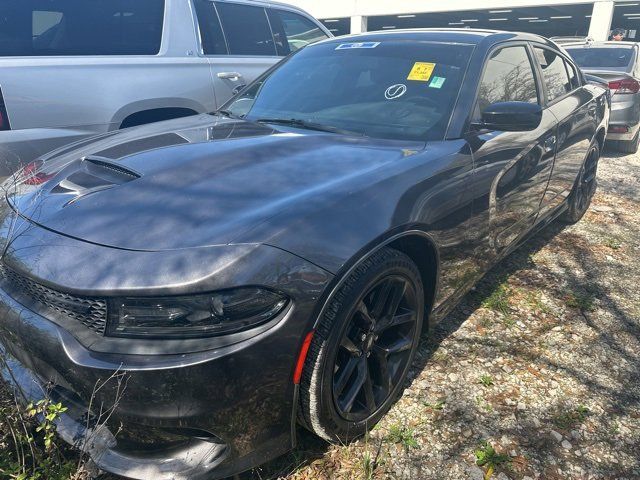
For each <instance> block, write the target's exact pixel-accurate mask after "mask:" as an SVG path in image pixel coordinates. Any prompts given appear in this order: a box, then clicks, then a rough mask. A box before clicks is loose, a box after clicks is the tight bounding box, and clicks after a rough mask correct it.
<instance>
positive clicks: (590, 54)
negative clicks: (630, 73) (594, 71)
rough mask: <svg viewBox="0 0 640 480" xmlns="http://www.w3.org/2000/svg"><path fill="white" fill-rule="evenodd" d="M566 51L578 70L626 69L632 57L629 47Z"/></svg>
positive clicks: (570, 49)
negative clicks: (578, 67) (577, 66)
mask: <svg viewBox="0 0 640 480" xmlns="http://www.w3.org/2000/svg"><path fill="white" fill-rule="evenodd" d="M565 48H566V47H565ZM566 50H567V52H569V55H571V57H572V58H573V59H574V60H575V62H576V63H577V64H578V65H579V66H580V68H626V67H627V66H628V65H629V63H631V58H632V57H633V49H632V48H631V47H619V48H615V47H605V48H597V47H581V48H566Z"/></svg>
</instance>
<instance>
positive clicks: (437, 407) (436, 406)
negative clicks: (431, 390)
mask: <svg viewBox="0 0 640 480" xmlns="http://www.w3.org/2000/svg"><path fill="white" fill-rule="evenodd" d="M445 403H446V402H445V401H444V400H436V401H435V402H433V403H431V402H424V406H425V407H427V408H428V409H429V410H433V411H435V412H439V411H441V410H442V409H443V408H444V405H445Z"/></svg>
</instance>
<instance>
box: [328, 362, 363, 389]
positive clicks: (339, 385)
mask: <svg viewBox="0 0 640 480" xmlns="http://www.w3.org/2000/svg"><path fill="white" fill-rule="evenodd" d="M358 363H360V358H357V357H351V358H349V360H348V361H347V363H346V365H344V366H343V367H342V368H341V369H340V370H339V373H338V378H337V379H336V380H335V381H334V389H335V392H336V394H337V395H340V394H342V392H343V390H344V387H345V386H346V385H347V382H348V381H349V379H350V378H351V376H352V375H353V372H354V371H355V370H356V367H358Z"/></svg>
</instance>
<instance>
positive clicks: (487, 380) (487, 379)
mask: <svg viewBox="0 0 640 480" xmlns="http://www.w3.org/2000/svg"><path fill="white" fill-rule="evenodd" d="M480 383H481V384H482V385H483V386H485V387H492V386H493V377H492V376H491V375H482V376H481V377H480Z"/></svg>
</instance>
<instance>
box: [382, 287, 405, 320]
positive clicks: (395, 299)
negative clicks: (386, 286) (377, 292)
mask: <svg viewBox="0 0 640 480" xmlns="http://www.w3.org/2000/svg"><path fill="white" fill-rule="evenodd" d="M406 289H407V282H405V281H404V280H396V281H394V282H393V283H392V287H391V292H390V295H389V300H388V302H387V305H386V308H385V311H384V316H385V317H393V316H394V315H395V314H396V312H397V311H398V308H399V307H400V302H402V298H403V297H404V292H405V290H406Z"/></svg>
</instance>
